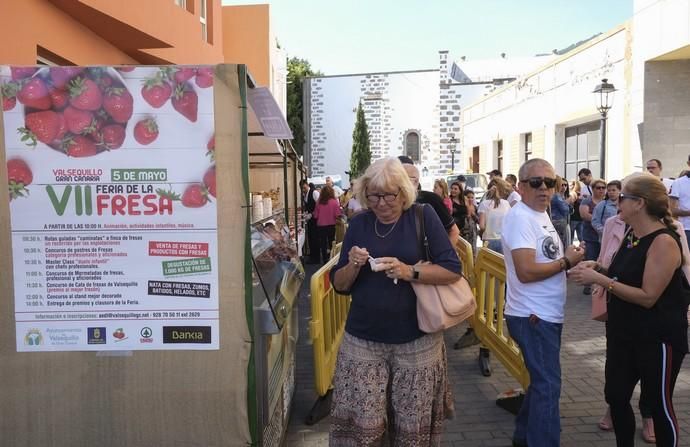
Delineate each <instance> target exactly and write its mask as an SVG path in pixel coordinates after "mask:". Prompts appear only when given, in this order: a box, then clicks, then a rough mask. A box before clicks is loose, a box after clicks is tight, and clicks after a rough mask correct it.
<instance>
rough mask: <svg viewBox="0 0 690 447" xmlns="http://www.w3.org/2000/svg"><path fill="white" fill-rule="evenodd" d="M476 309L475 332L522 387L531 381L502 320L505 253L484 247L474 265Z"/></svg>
mask: <svg viewBox="0 0 690 447" xmlns="http://www.w3.org/2000/svg"><path fill="white" fill-rule="evenodd" d="M474 279H475V285H476V293H475V296H476V298H477V311H476V313H475V315H474V321H473V326H474V331H475V333H476V334H477V336H478V337H479V339H480V340H481V341H482V343H483V344H484V345H485V346H486V347H488V348H489V349H490V350H491V352H492V353H494V355H495V356H496V358H498V360H499V361H500V362H501V363H502V364H503V366H505V368H506V369H507V370H508V372H509V373H510V374H511V375H512V376H513V377H515V378H516V379H517V381H518V382H520V385H522V387H523V389H527V385H528V384H529V374H528V372H527V368H525V362H524V360H523V359H522V354H521V353H520V348H518V346H517V344H516V343H515V341H513V339H512V338H510V335H509V334H508V328H507V326H506V324H505V322H504V319H503V310H504V308H505V300H506V288H505V286H506V268H505V263H504V261H503V255H500V254H498V253H496V252H495V251H493V250H489V249H488V248H485V247H482V248H480V249H479V254H478V255H477V262H476V263H475V266H474Z"/></svg>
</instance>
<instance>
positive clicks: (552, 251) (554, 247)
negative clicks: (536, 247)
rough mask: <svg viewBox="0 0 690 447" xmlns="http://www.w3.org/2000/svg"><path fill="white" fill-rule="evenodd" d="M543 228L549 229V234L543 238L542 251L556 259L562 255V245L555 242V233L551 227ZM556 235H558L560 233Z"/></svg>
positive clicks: (546, 255) (550, 257) (548, 256)
mask: <svg viewBox="0 0 690 447" xmlns="http://www.w3.org/2000/svg"><path fill="white" fill-rule="evenodd" d="M542 228H544V229H545V230H546V231H548V232H549V235H544V238H543V239H542V240H541V252H542V254H543V255H544V256H545V257H547V258H549V259H556V258H557V257H558V256H559V255H560V245H559V244H557V243H556V242H554V235H553V234H551V233H553V232H552V231H551V229H550V228H547V227H545V226H544V227H542ZM555 236H556V237H557V236H558V233H556V235H555Z"/></svg>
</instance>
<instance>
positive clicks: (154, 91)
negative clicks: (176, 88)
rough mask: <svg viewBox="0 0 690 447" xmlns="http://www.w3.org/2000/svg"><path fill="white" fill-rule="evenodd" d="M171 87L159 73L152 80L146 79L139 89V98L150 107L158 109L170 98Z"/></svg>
mask: <svg viewBox="0 0 690 447" xmlns="http://www.w3.org/2000/svg"><path fill="white" fill-rule="evenodd" d="M171 94H172V87H171V86H170V83H169V82H168V81H166V80H165V79H163V76H162V75H161V74H160V73H159V74H157V75H156V76H154V77H153V78H150V79H146V80H145V81H144V86H143V87H141V96H142V97H143V98H144V100H145V101H146V102H148V103H149V104H150V105H151V107H155V108H159V107H161V106H162V105H163V104H165V103H166V101H167V100H168V99H169V98H170V95H171Z"/></svg>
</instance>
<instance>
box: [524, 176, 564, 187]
mask: <svg viewBox="0 0 690 447" xmlns="http://www.w3.org/2000/svg"><path fill="white" fill-rule="evenodd" d="M520 181H521V182H523V183H528V184H529V186H531V187H532V188H534V189H537V188H540V187H541V185H542V183H543V184H544V185H546V187H547V188H549V189H551V188H554V187H555V186H556V179H555V178H549V177H530V178H526V179H523V180H520Z"/></svg>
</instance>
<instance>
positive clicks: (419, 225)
mask: <svg viewBox="0 0 690 447" xmlns="http://www.w3.org/2000/svg"><path fill="white" fill-rule="evenodd" d="M414 212H415V228H416V230H417V245H418V246H419V257H420V258H421V259H422V261H431V255H430V253H429V240H428V239H427V237H426V229H425V228H424V204H423V203H421V204H420V203H417V204H415V205H414Z"/></svg>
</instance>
